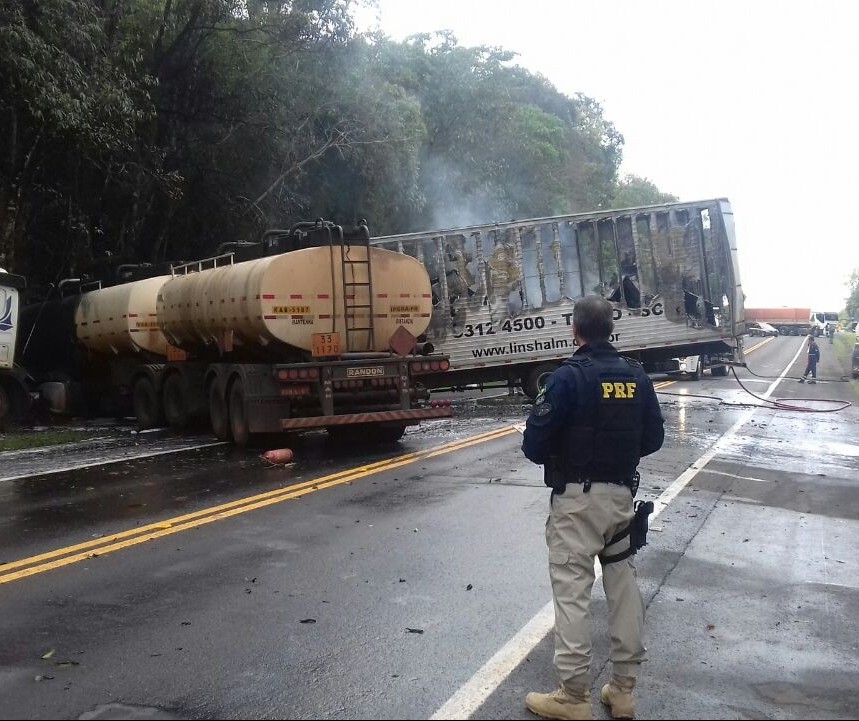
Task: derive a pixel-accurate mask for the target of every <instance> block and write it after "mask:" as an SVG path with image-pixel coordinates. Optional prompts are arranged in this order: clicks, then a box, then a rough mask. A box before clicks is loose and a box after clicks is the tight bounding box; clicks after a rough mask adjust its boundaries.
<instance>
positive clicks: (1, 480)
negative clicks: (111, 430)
mask: <svg viewBox="0 0 859 721" xmlns="http://www.w3.org/2000/svg"><path fill="white" fill-rule="evenodd" d="M225 445H228V444H227V442H226V441H216V442H214V443H204V444H203V445H200V446H187V447H185V448H170V449H165V450H163V451H152V452H150V453H138V454H137V455H136V456H124V457H122V458H106V459H103V460H101V461H93V462H92V463H80V464H78V465H74V466H65V467H63V468H51V469H50V470H47V471H36V472H35V473H25V474H23V475H20V476H4V477H3V478H0V483H4V482H6V481H20V480H22V479H24V478H38V477H40V476H51V475H54V474H57V473H68V472H70V471H79V470H81V469H82V468H95V467H96V466H109V465H111V464H113V463H122V462H123V461H137V460H140V459H141V458H152V457H154V456H165V455H167V454H168V453H183V452H185V451H193V450H195V449H197V448H212V447H213V446H225Z"/></svg>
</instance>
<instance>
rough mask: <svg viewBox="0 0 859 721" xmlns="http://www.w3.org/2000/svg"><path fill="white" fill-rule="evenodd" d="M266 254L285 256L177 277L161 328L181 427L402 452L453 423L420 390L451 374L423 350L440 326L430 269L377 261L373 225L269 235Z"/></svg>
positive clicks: (388, 257) (381, 256)
mask: <svg viewBox="0 0 859 721" xmlns="http://www.w3.org/2000/svg"><path fill="white" fill-rule="evenodd" d="M261 248H263V249H264V252H266V253H269V252H272V251H274V252H275V253H276V254H275V255H265V256H263V257H259V258H256V259H253V260H247V261H243V262H238V263H236V262H234V260H235V258H234V255H233V254H232V253H228V254H224V255H221V256H217V257H214V258H210V259H207V260H204V261H199V262H195V263H186V264H183V265H180V266H175V267H174V268H173V276H172V277H171V278H170V279H169V280H168V281H167V282H166V283H164V285H163V286H162V287H161V289H160V291H159V293H158V302H157V307H158V310H157V313H158V325H159V327H160V329H161V330H162V331H163V333H164V336H165V337H166V339H167V341H168V342H169V344H170V345H171V346H173V347H175V348H176V349H178V350H177V352H174V353H171V357H170V358H169V359H168V363H167V364H166V366H165V369H164V384H163V389H164V395H163V402H164V409H165V413H166V415H167V420H168V422H169V423H170V424H171V425H172V426H177V427H178V426H182V425H183V424H184V423H185V422H186V420H187V412H188V409H196V408H199V407H200V406H201V405H205V407H207V409H208V414H209V418H210V420H211V424H212V429H213V430H214V432H215V435H216V436H217V437H218V438H219V439H222V440H227V439H232V440H233V441H235V442H236V444H238V445H245V444H246V443H247V442H248V439H249V437H250V436H251V435H252V434H259V433H273V432H280V431H297V430H304V429H311V428H327V429H328V431H329V433H330V434H332V435H335V436H339V437H343V438H350V437H359V438H362V439H366V440H386V441H392V440H396V439H398V438H400V437H401V436H402V435H403V432H404V431H405V428H406V426H408V425H413V424H416V423H418V422H420V420H421V419H425V418H440V417H447V416H450V415H451V409H450V404H449V403H446V402H442V401H438V402H436V401H433V402H430V401H429V392H428V390H427V389H426V387H425V386H424V385H423V384H422V383H421V382H420V376H421V375H422V374H430V373H438V372H440V371H445V370H447V368H448V359H447V357H446V356H442V355H437V354H435V355H433V354H432V348H431V346H429V344H420V343H418V337H419V336H422V335H423V333H424V331H425V330H426V329H427V326H428V325H429V320H430V315H431V313H432V291H431V288H430V281H429V276H428V274H427V271H426V269H425V268H424V266H423V265H422V264H421V263H419V262H418V261H416V260H415V259H413V258H411V257H409V256H405V255H402V254H399V253H395V252H392V251H387V250H383V249H380V248H371V247H370V246H369V231H368V230H367V228H366V226H364V225H362V226H359V227H358V228H357V229H356V230H355V231H354V232H352V233H349V234H348V235H347V234H344V232H343V229H342V228H341V227H340V226H337V225H333V224H331V223H328V222H325V221H317V222H315V223H299V224H297V225H296V226H294V227H293V228H292V229H291V230H289V231H268V232H267V233H266V234H265V236H264V239H263V243H262V244H261ZM418 350H420V351H421V352H422V353H423V354H422V355H418V352H417V351H418Z"/></svg>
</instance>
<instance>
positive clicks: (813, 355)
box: [799, 335, 820, 383]
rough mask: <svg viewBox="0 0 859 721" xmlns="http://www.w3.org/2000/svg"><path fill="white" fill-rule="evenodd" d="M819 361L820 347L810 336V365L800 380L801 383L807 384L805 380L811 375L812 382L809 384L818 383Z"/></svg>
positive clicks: (806, 367)
mask: <svg viewBox="0 0 859 721" xmlns="http://www.w3.org/2000/svg"><path fill="white" fill-rule="evenodd" d="M819 361H820V347H819V346H818V345H817V341H816V340H814V336H813V335H810V336H808V365H806V366H805V373H803V374H802V378H800V379H799V382H800V383H805V379H806V378H807V377H808V374H809V373H811V380H810V381H808V382H809V383H817V364H818V362H819Z"/></svg>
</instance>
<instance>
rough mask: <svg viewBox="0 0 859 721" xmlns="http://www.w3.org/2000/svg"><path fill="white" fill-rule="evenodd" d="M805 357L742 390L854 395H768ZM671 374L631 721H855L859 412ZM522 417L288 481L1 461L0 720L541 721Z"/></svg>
mask: <svg viewBox="0 0 859 721" xmlns="http://www.w3.org/2000/svg"><path fill="white" fill-rule="evenodd" d="M759 343H760V345H758V344H759ZM801 343H802V339H800V338H776V339H748V342H747V348H748V349H750V350H751V352H750V353H749V355H748V358H747V360H748V364H749V367H750V369H751V371H753V372H754V373H755V374H757V375H753V374H752V373H750V372H749V371H747V370H743V369H739V370H738V372H737V374H738V376H739V378H740V379H741V380H742V382H743V384H744V385H745V386H746V387H747V388H748V389H749V390H750V391H752V392H753V393H755V394H756V395H757V396H759V397H761V398H764V397H767V396H768V397H769V398H770V399H776V398H781V399H784V400H783V405H786V406H791V407H800V406H801V407H805V408H809V409H814V410H818V411H822V410H828V409H830V408H833V407H835V406H834V404H831V403H828V402H827V401H828V400H830V399H839V398H841V399H844V400H855V396H852V395H851V394H852V391H851V390H850V387H849V384H847V383H841V382H837V379H838V378H839V377H840V376H841V375H842V373H843V370H842V369H841V368H839V367H838V366H837V365H836V363H835V361H834V359H833V358H832V357H831V353H830V352H828V350H829V347H828V345H827V344H826V343H825V342H824V344H822V345H821V348H822V351H823V359H822V363H821V367H820V375H821V376H822V377H824V378H829V379H832V381H831V382H821V383H818V384H817V385H815V386H807V385H800V384H798V383H796V381H795V380H792V379H790V378H784V379H783V380H781V381H780V382H779V381H777V378H778V377H779V376H780V375H782V374H783V372H785V371H787V373H788V374H792V375H794V376H796V375H798V374H799V373H801V371H802V369H803V367H804V355H803V354H802V353H801V352H799V351H800V350H801ZM792 360H793V363H791V361H792ZM760 376H764V377H760ZM656 380H657V385H658V386H659V389H660V392H661V393H662V395H661V396H660V397H661V400H662V404H663V411H664V413H665V416H666V421H667V423H666V428H667V439H666V444H665V447H664V448H663V449H662V450H661V451H660V452H659V453H657V454H655V455H654V456H651V457H649V458H647V459H645V460H644V461H643V462H642V466H641V472H642V490H641V491H640V492H639V497H645V498H651V499H656V498H658V499H660V501H659V503H658V511H659V515H658V516H657V517H656V518H654V520H653V522H652V528H651V534H650V538H649V540H650V545H649V546H648V547H647V548H646V549H644V551H643V552H642V553H641V554H640V555H639V556H638V560H637V566H638V569H639V580H640V583H641V587H642V590H643V592H644V594H645V598H646V600H647V603H648V618H647V631H648V647H649V651H650V660H649V661H648V663H647V664H646V666H645V669H644V673H643V675H642V679H641V683H640V691H639V714H638V715H639V718H663V719H681V718H726V719H729V718H833V719H847V718H853V717H855V708H856V707H857V702H859V691H857V688H859V685H857V680H859V661H857V654H856V639H857V638H859V628H857V626H859V593H857V586H859V559H857V557H856V555H855V553H854V551H853V549H854V548H855V547H856V545H857V540H859V494H857V484H859V472H857V471H859V447H857V441H856V439H857V437H859V434H857V428H859V413H857V410H856V407H855V406H851V407H849V408H847V409H846V410H843V411H840V412H837V413H825V412H812V413H807V412H802V411H799V410H789V409H785V408H774V407H773V406H772V405H771V404H768V403H765V402H764V401H761V400H757V399H755V398H754V397H752V396H751V395H749V394H748V393H747V392H746V391H745V390H743V389H742V388H741V387H740V386H739V385H738V383H737V381H736V380H735V379H734V378H732V377H729V378H711V377H710V376H709V374H708V375H705V377H704V379H703V380H702V381H700V382H693V381H686V380H677V381H673V380H671V379H667V378H658V379H656ZM773 384H775V385H773ZM800 398H808V399H810V400H808V401H802V400H798V399H800ZM757 405H763V406H765V407H762V408H758V407H756V406H757ZM527 411H528V405H527V403H525V402H524V399H523V398H522V397H521V396H515V397H513V398H510V397H508V396H507V395H506V393H505V392H503V391H492V392H486V393H483V394H480V393H476V392H472V393H469V394H466V396H459V397H458V399H457V415H456V418H455V419H453V420H451V421H442V422H437V423H433V424H428V425H425V426H423V427H421V428H419V429H415V430H414V431H413V432H410V433H408V434H407V435H406V437H405V438H404V440H403V441H402V442H400V443H399V444H397V445H396V446H393V447H389V448H377V449H360V448H348V449H346V448H338V447H334V446H332V445H331V444H329V443H328V442H327V441H326V438H325V436H324V435H323V434H319V435H316V436H313V435H311V436H308V437H306V438H305V439H303V440H302V441H301V443H300V444H298V445H296V446H295V447H294V450H295V452H296V458H297V462H296V463H295V464H292V465H289V466H285V467H284V466H279V467H269V466H268V465H267V464H266V463H264V462H263V461H261V460H260V459H259V458H258V455H257V453H254V452H241V451H237V450H235V449H232V448H229V447H226V446H209V447H205V448H198V449H196V450H190V451H186V452H184V453H172V454H167V455H158V456H153V457H150V458H139V459H136V460H122V461H120V462H117V463H103V462H102V461H104V460H105V459H106V458H107V457H109V456H110V455H111V453H110V452H109V451H108V450H105V449H101V450H100V451H99V452H98V454H96V456H94V457H93V458H92V459H90V460H89V461H88V462H92V463H95V464H96V465H93V466H91V467H89V468H85V469H78V470H74V471H69V472H54V473H51V474H49V475H41V476H30V477H21V476H23V475H24V474H22V473H19V472H18V470H17V469H18V466H21V465H23V467H26V466H27V461H26V458H25V457H24V460H23V461H22V460H21V459H22V456H21V455H18V456H15V457H9V458H8V459H6V458H0V460H2V461H3V465H2V469H3V470H2V471H0V478H10V479H14V480H5V481H4V480H0V509H2V510H0V562H3V564H2V565H0V608H2V610H3V612H2V614H0V718H4V719H5V718H26V719H30V718H33V719H43V718H44V719H47V718H323V719H324V718H346V719H353V718H430V717H435V718H463V717H468V716H470V717H472V718H533V717H532V716H531V715H530V714H529V713H528V712H527V711H526V710H525V708H524V702H523V699H524V694H525V693H526V692H527V691H529V690H549V689H551V688H552V687H553V686H554V685H555V683H556V681H555V678H554V674H553V671H552V665H551V655H552V641H551V634H550V633H549V631H550V629H551V615H550V614H548V613H547V608H548V606H547V604H548V603H549V601H550V599H551V595H550V591H549V584H548V573H547V568H546V551H545V546H544V542H543V526H544V522H545V517H546V511H547V505H548V491H547V489H546V488H545V486H543V484H542V481H541V469H540V468H539V467H537V466H533V465H532V464H530V463H529V462H528V461H526V460H525V459H524V458H523V457H522V455H521V452H520V450H519V445H520V443H521V436H520V435H519V432H518V431H517V430H516V429H515V428H514V427H513V425H514V424H519V423H522V422H523V421H524V419H525V417H526V415H527ZM200 440H201V441H206V440H208V439H206V438H203V439H200ZM125 451H126V452H127V449H125ZM118 452H119V453H121V452H122V450H120V451H118ZM72 455H74V458H70V457H69V458H67V457H65V455H64V454H63V453H62V452H60V451H57V452H55V453H54V454H53V455H52V461H51V465H52V468H53V470H57V469H59V468H62V467H63V466H64V464H66V465H69V466H72V465H81V463H82V461H81V458H82V456H81V454H72ZM114 455H115V454H114ZM134 455H138V453H137V451H135V454H134ZM15 464H18V465H16V466H15V468H14V469H13V471H11V472H7V469H9V468H13V465H15ZM42 470H44V469H43V468H42ZM594 599H595V600H594V607H593V617H594V618H593V622H594V640H595V647H594V666H593V675H594V681H595V683H594V686H595V688H599V686H600V685H601V684H602V683H603V682H604V680H605V677H606V658H607V654H608V641H607V637H606V634H607V629H606V623H605V603H604V599H603V596H602V589H601V585H600V583H599V582H598V583H597V584H596V586H595V593H594ZM601 714H603V716H604V712H603V710H602V709H601V708H600V707H599V704H598V703H597V704H596V706H595V715H596V717H597V718H599V717H600V715H601Z"/></svg>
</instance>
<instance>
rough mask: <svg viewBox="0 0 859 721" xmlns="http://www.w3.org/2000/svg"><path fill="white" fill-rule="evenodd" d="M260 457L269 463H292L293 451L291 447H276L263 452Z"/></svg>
mask: <svg viewBox="0 0 859 721" xmlns="http://www.w3.org/2000/svg"><path fill="white" fill-rule="evenodd" d="M260 458H262V459H263V460H264V461H268V462H269V463H291V462H292V458H293V453H292V451H291V450H290V449H289V448H275V449H273V450H270V451H266V452H265V453H263V454H262V455H261V456H260Z"/></svg>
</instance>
